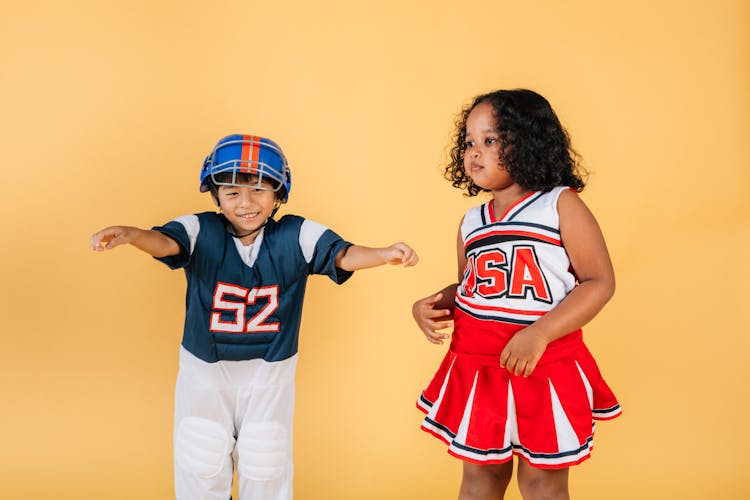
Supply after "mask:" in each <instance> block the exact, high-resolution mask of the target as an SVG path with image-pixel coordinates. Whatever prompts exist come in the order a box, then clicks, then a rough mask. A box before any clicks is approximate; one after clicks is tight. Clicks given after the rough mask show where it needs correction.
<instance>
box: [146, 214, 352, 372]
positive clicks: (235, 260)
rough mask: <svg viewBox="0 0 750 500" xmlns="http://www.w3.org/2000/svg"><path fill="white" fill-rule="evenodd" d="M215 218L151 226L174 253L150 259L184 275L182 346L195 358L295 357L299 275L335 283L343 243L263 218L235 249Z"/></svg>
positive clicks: (311, 228) (343, 276)
mask: <svg viewBox="0 0 750 500" xmlns="http://www.w3.org/2000/svg"><path fill="white" fill-rule="evenodd" d="M228 224H229V223H228V221H227V220H226V219H225V218H224V216H223V215H220V214H217V213H214V212H204V213H200V214H196V215H187V216H183V217H178V218H177V219H174V220H172V221H170V222H168V223H167V224H165V225H164V226H157V227H154V228H153V229H154V230H155V231H159V232H160V233H163V234H165V235H167V236H169V237H170V238H172V239H174V240H175V241H176V242H177V243H178V244H179V246H180V253H179V254H178V255H174V256H169V257H164V258H160V259H157V260H159V261H161V262H163V263H165V264H166V265H168V266H169V267H170V268H171V269H178V268H182V269H184V271H185V276H186V278H187V294H186V298H185V308H186V312H185V328H184V334H183V338H182V345H183V346H184V347H185V349H187V350H188V351H190V352H191V353H193V354H194V355H195V356H197V357H199V358H200V359H202V360H204V361H207V362H210V363H213V362H216V361H218V360H232V361H241V360H248V359H258V358H261V359H264V360H266V361H280V360H283V359H287V358H289V357H291V356H293V355H294V354H296V353H297V347H298V340H299V327H300V320H301V317H302V303H303V301H304V295H305V286H306V284H307V277H308V276H309V275H311V274H322V275H326V276H328V277H329V278H331V280H333V281H334V282H336V283H343V282H344V281H346V280H347V279H348V278H349V277H350V276H351V275H352V273H351V272H349V271H344V270H343V269H339V268H337V267H336V265H335V262H334V261H335V259H336V255H338V253H339V252H340V251H341V250H342V249H344V248H346V247H347V246H349V245H351V243H349V242H347V241H345V240H343V239H342V238H341V237H340V236H339V235H337V234H336V233H334V232H333V231H331V230H330V229H328V228H326V227H325V226H322V225H320V224H318V223H316V222H312V221H308V220H305V219H304V218H302V217H298V216H294V215H285V216H284V217H282V218H281V219H280V220H278V221H276V220H274V219H269V220H268V222H267V223H266V225H265V226H264V227H263V229H262V230H261V232H260V233H259V234H258V237H257V238H256V240H255V242H254V243H253V244H252V245H250V246H247V247H245V246H243V245H242V244H240V243H239V241H238V240H236V239H235V238H233V237H232V235H231V234H230V232H229V231H228V227H229V226H228Z"/></svg>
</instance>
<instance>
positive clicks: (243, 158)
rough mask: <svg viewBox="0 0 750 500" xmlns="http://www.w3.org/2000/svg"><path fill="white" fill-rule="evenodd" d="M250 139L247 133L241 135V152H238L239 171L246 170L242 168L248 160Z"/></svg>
mask: <svg viewBox="0 0 750 500" xmlns="http://www.w3.org/2000/svg"><path fill="white" fill-rule="evenodd" d="M251 140H252V137H250V136H248V135H243V136H242V153H240V169H239V170H240V172H247V170H246V169H245V168H243V165H247V164H248V160H249V157H250V141H251Z"/></svg>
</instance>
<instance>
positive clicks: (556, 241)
mask: <svg viewBox="0 0 750 500" xmlns="http://www.w3.org/2000/svg"><path fill="white" fill-rule="evenodd" d="M497 234H510V235H513V236H528V237H530V238H534V239H536V240H540V241H544V242H545V243H551V244H553V245H558V246H559V245H560V240H559V239H555V238H550V237H549V236H545V235H543V234H539V233H532V232H530V231H515V230H504V231H490V232H488V233H482V234H479V235H477V236H475V237H473V238H472V239H470V240H468V241H467V242H466V243H464V248H466V247H468V246H469V245H470V244H472V243H474V242H475V241H476V240H481V239H484V238H487V237H489V236H495V235H497Z"/></svg>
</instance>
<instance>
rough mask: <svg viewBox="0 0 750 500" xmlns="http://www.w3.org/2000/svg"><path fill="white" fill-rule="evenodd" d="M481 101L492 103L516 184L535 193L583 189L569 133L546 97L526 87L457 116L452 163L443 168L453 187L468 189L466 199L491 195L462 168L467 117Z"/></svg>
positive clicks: (503, 156) (503, 155)
mask: <svg viewBox="0 0 750 500" xmlns="http://www.w3.org/2000/svg"><path fill="white" fill-rule="evenodd" d="M483 102H488V103H490V104H491V105H492V109H493V114H494V115H495V126H496V128H497V132H498V134H499V137H500V155H499V156H500V157H499V158H498V160H499V162H500V163H501V164H502V165H503V166H505V167H506V168H507V169H508V173H509V174H510V176H511V178H512V179H513V181H514V182H516V183H517V184H519V185H520V186H522V187H524V188H526V189H530V190H532V191H549V190H550V189H552V188H554V187H556V186H570V187H571V188H573V189H575V190H576V191H578V192H580V191H582V190H583V187H584V186H585V182H584V178H585V177H586V175H587V172H586V170H585V169H584V168H583V167H582V166H581V164H580V156H579V155H578V153H576V152H575V150H574V149H573V148H572V147H571V145H570V137H569V136H568V133H567V132H566V130H565V129H564V128H563V126H562V125H561V124H560V120H558V118H557V115H555V112H554V111H553V110H552V106H550V104H549V102H547V99H545V98H544V97H542V96H541V95H539V94H537V93H536V92H533V91H531V90H526V89H515V90H497V91H495V92H490V93H488V94H484V95H480V96H478V97H477V98H475V99H474V102H473V103H472V104H471V105H470V106H468V107H466V108H465V109H464V110H463V111H462V112H461V114H460V115H459V116H458V118H457V120H456V134H455V139H454V143H453V146H452V147H451V150H450V157H451V162H450V163H449V164H448V165H447V166H446V167H445V178H446V179H448V180H449V181H451V182H452V183H453V187H457V188H460V189H466V192H467V193H466V196H476V195H477V194H478V193H479V192H481V191H488V190H487V189H483V188H481V187H479V186H477V185H476V184H474V182H473V181H472V180H471V178H470V177H469V176H468V175H467V174H466V170H464V152H465V151H466V119H467V118H468V117H469V113H471V110H473V109H474V108H475V107H476V106H477V105H478V104H481V103H483Z"/></svg>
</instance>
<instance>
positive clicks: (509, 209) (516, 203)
mask: <svg viewBox="0 0 750 500" xmlns="http://www.w3.org/2000/svg"><path fill="white" fill-rule="evenodd" d="M533 194H536V191H532V192H530V193H529V194H527V195H526V196H524V197H523V198H521V199H520V200H518V201H517V202H515V203H514V204H512V205H511V206H509V207H508V210H506V211H505V213H504V214H503V216H502V217H500V218H499V219H497V220H495V218H494V216H493V218H492V222H500V221H501V220H503V219H505V218H506V217H507V216H508V212H510V211H511V210H513V209H514V208H515V207H517V206H518V204H519V203H521V202H522V201H524V200H525V199H527V198H529V197H530V196H531V195H533ZM491 206H492V202H490V207H491Z"/></svg>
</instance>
